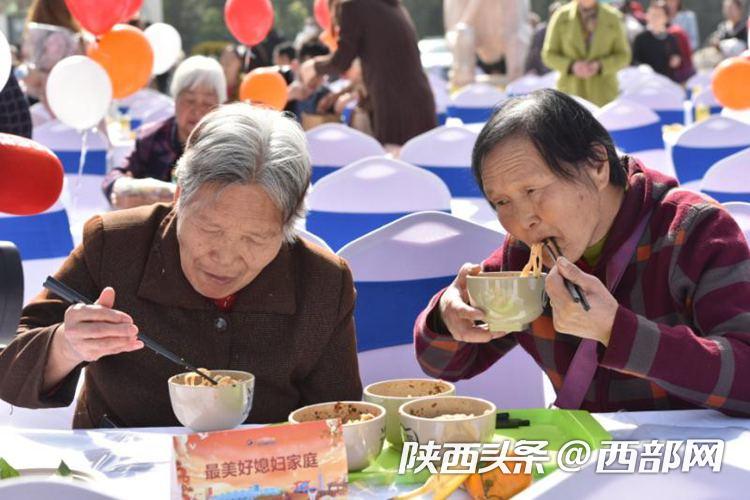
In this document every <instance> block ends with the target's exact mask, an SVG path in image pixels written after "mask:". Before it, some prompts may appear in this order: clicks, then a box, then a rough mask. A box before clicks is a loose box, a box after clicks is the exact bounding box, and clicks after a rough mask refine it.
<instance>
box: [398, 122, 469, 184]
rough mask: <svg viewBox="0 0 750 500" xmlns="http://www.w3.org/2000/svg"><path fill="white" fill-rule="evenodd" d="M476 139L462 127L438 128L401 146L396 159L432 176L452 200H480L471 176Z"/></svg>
mask: <svg viewBox="0 0 750 500" xmlns="http://www.w3.org/2000/svg"><path fill="white" fill-rule="evenodd" d="M476 139H477V134H476V133H474V132H472V131H470V130H468V129H466V128H464V127H450V126H442V127H438V128H435V129H432V130H430V131H428V132H425V133H423V134H421V135H418V136H417V137H414V138H412V139H411V140H409V141H408V142H407V143H406V144H404V146H403V147H402V148H401V153H400V154H399V159H401V160H403V161H405V162H408V163H411V164H412V165H416V166H418V167H422V168H425V169H427V170H429V171H430V172H432V173H434V174H436V175H437V176H438V177H440V178H441V179H442V180H443V182H445V184H446V185H447V186H448V189H450V191H451V195H452V196H453V197H481V196H482V193H481V191H480V190H479V187H478V186H477V183H476V181H475V180H474V177H473V175H472V173H471V152H472V149H473V148H474V143H475V142H476Z"/></svg>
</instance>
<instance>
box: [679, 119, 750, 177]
mask: <svg viewBox="0 0 750 500" xmlns="http://www.w3.org/2000/svg"><path fill="white" fill-rule="evenodd" d="M747 147H750V125H748V124H745V123H741V122H738V121H736V120H733V119H731V118H726V117H724V116H712V117H710V118H708V119H707V120H704V121H702V122H700V123H696V124H694V125H691V126H690V127H688V128H686V129H685V130H684V131H683V132H682V133H681V134H680V135H679V136H678V137H677V141H676V142H675V144H674V146H673V147H672V164H673V165H674V169H675V172H676V173H677V179H678V180H679V181H680V184H683V185H687V187H690V188H694V189H697V188H698V187H699V184H700V181H701V179H702V178H703V176H704V174H705V173H706V172H707V171H708V169H709V168H710V167H711V166H712V165H713V164H714V163H716V162H718V161H719V160H721V159H723V158H726V157H727V156H731V155H733V154H734V153H738V152H740V151H742V150H743V149H745V148H747Z"/></svg>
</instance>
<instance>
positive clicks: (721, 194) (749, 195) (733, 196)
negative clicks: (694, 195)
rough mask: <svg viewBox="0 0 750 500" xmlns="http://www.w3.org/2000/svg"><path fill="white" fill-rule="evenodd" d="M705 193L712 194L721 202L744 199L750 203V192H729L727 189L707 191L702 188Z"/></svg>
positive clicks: (711, 195) (712, 196)
mask: <svg viewBox="0 0 750 500" xmlns="http://www.w3.org/2000/svg"><path fill="white" fill-rule="evenodd" d="M701 191H702V192H703V193H704V194H706V195H708V196H710V197H711V198H713V199H714V200H716V201H718V202H719V203H727V202H730V201H744V202H747V203H750V192H746V193H727V192H726V191H706V190H701Z"/></svg>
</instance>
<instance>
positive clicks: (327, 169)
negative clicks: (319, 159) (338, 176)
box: [310, 165, 341, 184]
mask: <svg viewBox="0 0 750 500" xmlns="http://www.w3.org/2000/svg"><path fill="white" fill-rule="evenodd" d="M340 168H341V167H333V166H330V165H313V166H312V177H311V178H310V182H311V183H313V184H315V183H316V182H318V181H319V180H320V179H322V178H323V177H325V176H326V175H328V174H332V173H333V172H335V171H336V170H338V169H340Z"/></svg>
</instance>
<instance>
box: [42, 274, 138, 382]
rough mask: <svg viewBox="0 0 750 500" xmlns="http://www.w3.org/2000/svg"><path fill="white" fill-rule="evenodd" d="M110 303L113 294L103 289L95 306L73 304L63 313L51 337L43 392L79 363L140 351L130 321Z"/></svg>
mask: <svg viewBox="0 0 750 500" xmlns="http://www.w3.org/2000/svg"><path fill="white" fill-rule="evenodd" d="M114 303H115V291H114V289H112V288H110V287H107V288H105V289H104V290H102V293H101V294H100V295H99V298H98V299H97V300H96V303H95V304H92V305H85V304H75V305H72V306H70V307H69V308H68V309H67V310H66V311H65V320H64V322H63V324H62V325H60V327H59V328H58V329H57V330H56V331H55V333H54V335H53V337H52V345H51V347H50V353H49V361H48V363H47V368H46V369H45V373H44V390H49V389H50V388H52V387H54V386H55V385H56V384H57V383H59V382H60V381H61V380H62V379H63V378H65V377H66V376H67V375H68V374H69V373H70V372H71V371H72V370H73V369H74V368H75V367H76V366H78V365H79V364H81V363H83V362H87V361H88V362H91V361H96V360H98V359H99V358H102V357H104V356H109V355H112V354H119V353H122V352H130V351H136V350H138V349H141V348H143V342H141V341H140V340H138V327H137V326H136V325H135V324H133V318H131V317H130V315H128V314H126V313H124V312H121V311H118V310H116V309H113V307H114Z"/></svg>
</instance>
